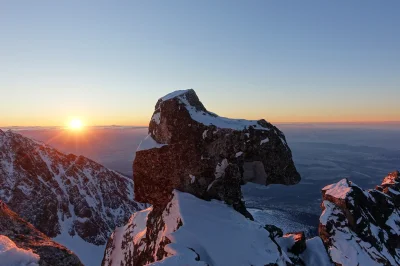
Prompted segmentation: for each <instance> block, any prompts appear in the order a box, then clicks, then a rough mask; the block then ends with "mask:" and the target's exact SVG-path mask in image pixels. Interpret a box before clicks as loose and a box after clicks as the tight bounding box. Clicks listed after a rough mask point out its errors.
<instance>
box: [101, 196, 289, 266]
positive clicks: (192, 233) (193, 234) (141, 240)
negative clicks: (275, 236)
mask: <svg viewBox="0 0 400 266" xmlns="http://www.w3.org/2000/svg"><path fill="white" fill-rule="evenodd" d="M173 195H174V196H173V199H172V200H171V202H170V203H169V204H168V206H167V208H166V209H165V210H163V212H162V214H161V215H157V210H154V209H152V208H150V209H147V210H144V211H141V212H137V213H136V214H134V215H133V216H132V217H131V219H130V220H129V223H128V224H127V225H125V226H124V227H122V228H119V229H117V230H116V231H115V232H114V233H113V234H112V236H111V238H110V241H109V243H108V244H107V250H106V255H105V258H104V261H103V265H110V266H111V265H112V266H120V265H145V264H146V263H149V262H152V261H157V262H155V263H152V264H151V265H171V266H184V265H215V266H217V265H269V264H274V263H276V264H274V265H286V263H287V262H288V263H289V262H290V260H289V258H288V257H287V255H286V254H285V253H284V252H281V250H280V249H279V248H278V246H277V245H276V244H275V243H274V242H273V241H272V240H271V239H270V237H269V232H268V231H267V230H266V229H264V227H263V225H261V224H258V223H256V222H253V221H250V220H248V219H246V218H245V217H244V216H243V215H241V214H240V213H238V212H237V211H235V210H234V209H232V208H231V207H229V206H227V205H226V204H224V203H223V202H220V201H216V200H213V201H210V202H207V201H204V200H201V199H199V198H196V197H195V196H193V195H191V194H188V193H182V192H178V191H176V190H175V191H174V192H173ZM154 214H156V215H157V216H154ZM146 221H147V228H146ZM151 225H152V226H151ZM112 247H115V248H112ZM143 250H146V251H145V252H142V251H143ZM149 254H151V257H148V255H149Z"/></svg>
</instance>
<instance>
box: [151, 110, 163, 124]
mask: <svg viewBox="0 0 400 266" xmlns="http://www.w3.org/2000/svg"><path fill="white" fill-rule="evenodd" d="M151 120H153V121H154V122H155V123H156V124H157V125H159V124H160V121H161V113H160V112H158V113H155V114H154V115H153V116H152V117H151Z"/></svg>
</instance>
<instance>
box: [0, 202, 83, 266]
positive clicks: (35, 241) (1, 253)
mask: <svg viewBox="0 0 400 266" xmlns="http://www.w3.org/2000/svg"><path fill="white" fill-rule="evenodd" d="M13 265H15V266H20V265H27V266H33V265H51V266H80V265H82V263H81V262H80V260H79V259H78V257H77V256H76V255H75V254H73V253H72V252H71V251H70V250H68V249H67V248H65V247H64V246H62V245H60V244H58V243H56V242H54V241H52V240H51V239H50V238H48V237H47V236H46V235H45V234H43V233H42V232H40V231H39V230H37V229H36V228H35V227H33V226H32V225H31V224H30V223H28V222H26V221H25V220H23V219H22V218H21V217H19V216H18V215H17V214H16V213H14V212H13V211H11V210H10V209H9V208H8V207H7V206H6V204H5V203H3V202H1V201H0V266H13Z"/></svg>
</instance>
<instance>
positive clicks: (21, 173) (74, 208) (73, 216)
mask: <svg viewBox="0 0 400 266" xmlns="http://www.w3.org/2000/svg"><path fill="white" fill-rule="evenodd" d="M0 140H1V141H0V200H3V201H4V202H5V203H7V205H8V206H9V207H10V208H11V209H12V210H13V211H15V212H16V213H18V215H19V216H21V217H22V218H23V219H25V220H26V221H28V222H30V223H32V224H33V225H34V226H35V227H36V228H37V229H38V230H40V231H41V232H43V233H45V234H46V235H47V236H49V237H52V238H56V237H57V239H60V240H59V241H60V242H61V243H62V244H65V245H67V246H68V248H70V249H72V250H74V248H76V247H75V246H74V244H71V242H72V241H73V240H76V241H79V240H80V241H81V243H84V244H85V245H86V244H88V245H91V247H93V246H95V247H96V246H99V245H105V244H106V242H107V240H108V237H109V235H110V234H111V233H112V231H113V230H114V228H115V227H117V226H121V225H123V224H124V223H126V222H127V220H128V219H129V216H130V215H131V214H132V213H133V212H135V211H137V210H141V209H143V208H144V205H142V204H140V203H137V202H135V201H134V191H133V181H132V179H131V178H129V177H125V176H123V175H121V174H119V173H117V172H115V171H113V170H110V169H107V168H106V167H104V166H102V165H100V164H98V163H96V162H94V161H92V160H90V159H88V158H86V157H84V156H76V155H73V154H69V155H66V154H64V153H61V152H59V151H58V150H56V149H54V148H52V147H50V146H49V145H46V144H43V143H41V142H38V141H35V140H32V139H29V138H26V137H24V136H22V135H20V134H17V133H14V132H12V131H7V132H6V133H5V135H4V136H3V137H1V136H0ZM32 202H35V204H32ZM80 238H81V239H80ZM69 240H71V241H69ZM63 241H65V242H63ZM74 251H75V252H76V253H77V254H79V251H80V250H74ZM79 255H81V254H79ZM99 259H101V258H99ZM82 260H84V259H82ZM84 262H85V261H84Z"/></svg>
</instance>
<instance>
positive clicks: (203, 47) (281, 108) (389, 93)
mask: <svg viewBox="0 0 400 266" xmlns="http://www.w3.org/2000/svg"><path fill="white" fill-rule="evenodd" d="M399 12H400V2H399V1H267V0H265V1H2V2H1V3H0V36H1V37H0V40H1V41H0V61H1V64H0V73H1V75H0V93H1V98H0V99H1V102H0V126H11V125H63V124H65V123H66V122H67V121H68V120H69V119H71V118H72V117H78V118H81V119H82V120H84V122H85V123H86V124H90V125H106V124H122V125H145V124H147V122H148V120H149V118H150V117H151V114H152V111H153V108H154V105H155V103H156V101H157V99H158V98H159V97H161V96H163V95H164V94H167V93H168V92H170V91H172V90H175V89H186V88H194V89H195V90H196V91H197V93H198V95H199V97H200V99H201V100H202V101H203V103H204V104H205V106H206V107H207V108H208V109H210V110H211V111H214V112H216V113H218V114H220V115H223V116H231V117H242V118H249V119H257V118H266V119H267V120H269V121H272V122H310V121H312V122H329V121H389V120H391V121H394V120H397V121H399V120H400V108H399V99H400V17H399V15H398V14H399Z"/></svg>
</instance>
